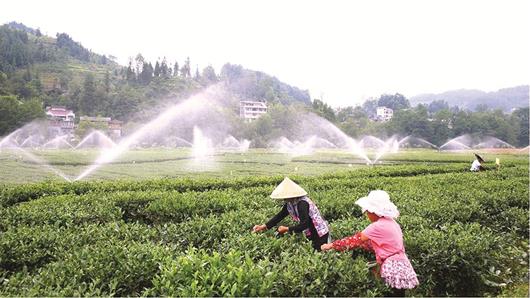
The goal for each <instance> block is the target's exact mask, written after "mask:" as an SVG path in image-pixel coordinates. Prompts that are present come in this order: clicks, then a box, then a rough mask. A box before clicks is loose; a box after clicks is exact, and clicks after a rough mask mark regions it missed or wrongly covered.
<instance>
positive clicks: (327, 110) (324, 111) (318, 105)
mask: <svg viewBox="0 0 530 298" xmlns="http://www.w3.org/2000/svg"><path fill="white" fill-rule="evenodd" d="M313 111H314V112H315V113H316V114H317V115H319V116H320V117H323V118H325V119H327V120H328V121H330V122H335V117H336V116H335V111H333V108H331V107H330V106H328V104H326V103H324V102H323V101H322V100H320V99H314V100H313Z"/></svg>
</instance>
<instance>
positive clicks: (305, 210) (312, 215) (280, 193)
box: [252, 177, 329, 251]
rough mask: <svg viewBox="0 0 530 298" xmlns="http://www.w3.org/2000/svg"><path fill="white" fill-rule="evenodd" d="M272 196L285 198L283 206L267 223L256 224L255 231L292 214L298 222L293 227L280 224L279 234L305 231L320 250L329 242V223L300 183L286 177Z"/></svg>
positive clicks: (269, 226) (261, 229) (268, 227)
mask: <svg viewBox="0 0 530 298" xmlns="http://www.w3.org/2000/svg"><path fill="white" fill-rule="evenodd" d="M271 198H272V199H276V200H283V202H284V204H283V208H282V210H280V212H278V214H276V215H275V216H274V217H272V218H271V219H270V220H269V221H268V222H267V223H266V224H261V225H255V226H254V228H253V229H252V230H253V231H254V232H261V231H265V230H268V229H270V228H272V227H274V226H275V225H277V224H278V223H279V222H280V221H282V220H283V219H284V218H285V217H287V216H288V215H290V216H291V218H292V219H293V220H294V221H295V222H297V223H298V224H297V225H294V226H291V227H287V226H279V227H278V229H277V231H278V233H279V234H284V233H287V232H289V233H302V232H304V233H305V235H306V237H307V238H309V239H310V240H311V242H312V244H313V248H314V249H316V250H317V251H320V247H321V245H322V244H324V243H328V242H329V241H328V239H329V227H328V223H327V222H326V221H325V220H324V218H323V217H322V215H320V211H319V210H318V208H317V206H316V205H315V203H313V201H311V199H310V198H309V197H308V196H307V192H306V191H305V190H304V189H303V188H301V187H300V186H299V185H298V184H296V183H294V182H293V181H292V180H291V179H289V178H288V177H285V179H283V181H282V183H280V184H279V185H278V186H277V187H276V189H274V191H273V192H272V194H271Z"/></svg>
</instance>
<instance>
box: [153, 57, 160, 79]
mask: <svg viewBox="0 0 530 298" xmlns="http://www.w3.org/2000/svg"><path fill="white" fill-rule="evenodd" d="M154 74H155V77H159V76H160V64H159V63H158V61H156V64H155V71H154Z"/></svg>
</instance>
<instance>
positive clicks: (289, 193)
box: [271, 177, 307, 199]
mask: <svg viewBox="0 0 530 298" xmlns="http://www.w3.org/2000/svg"><path fill="white" fill-rule="evenodd" d="M305 195H307V192H306V191H305V190H304V189H303V188H301V187H300V186H299V185H298V184H296V183H294V182H293V180H291V179H289V178H288V177H285V179H283V181H282V183H280V184H278V186H276V188H275V189H274V191H273V192H272V194H271V198H273V199H289V198H298V197H303V196H305Z"/></svg>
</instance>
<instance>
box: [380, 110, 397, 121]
mask: <svg viewBox="0 0 530 298" xmlns="http://www.w3.org/2000/svg"><path fill="white" fill-rule="evenodd" d="M393 115H394V111H393V110H392V109H390V108H387V107H377V119H378V120H380V121H388V120H390V119H392V116H393Z"/></svg>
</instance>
